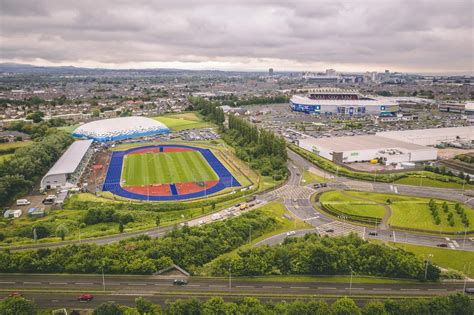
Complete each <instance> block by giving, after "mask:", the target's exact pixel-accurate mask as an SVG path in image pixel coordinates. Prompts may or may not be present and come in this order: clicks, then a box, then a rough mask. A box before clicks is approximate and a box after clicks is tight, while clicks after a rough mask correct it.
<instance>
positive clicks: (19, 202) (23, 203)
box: [16, 199, 31, 206]
mask: <svg viewBox="0 0 474 315" xmlns="http://www.w3.org/2000/svg"><path fill="white" fill-rule="evenodd" d="M29 204H31V202H29V201H28V200H27V199H18V200H17V201H16V205H17V206H27V205H29Z"/></svg>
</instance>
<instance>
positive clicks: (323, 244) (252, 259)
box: [212, 234, 440, 280]
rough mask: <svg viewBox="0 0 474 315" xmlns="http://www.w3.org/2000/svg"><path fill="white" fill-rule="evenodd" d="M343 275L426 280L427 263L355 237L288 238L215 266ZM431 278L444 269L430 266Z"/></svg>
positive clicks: (221, 270) (216, 269) (218, 271)
mask: <svg viewBox="0 0 474 315" xmlns="http://www.w3.org/2000/svg"><path fill="white" fill-rule="evenodd" d="M229 266H230V267H231V268H232V274H234V275H241V276H257V275H282V274H283V275H341V274H350V273H351V269H352V272H353V273H355V274H360V275H372V276H383V277H393V278H408V279H418V280H424V276H425V267H426V265H425V262H424V261H423V260H422V259H420V258H418V257H416V256H415V255H414V254H412V253H409V252H406V251H403V250H399V249H393V248H390V247H388V246H385V245H378V244H373V243H370V242H368V241H365V240H363V239H361V238H360V237H358V236H357V235H355V234H353V235H350V236H346V237H331V238H329V237H323V238H321V237H318V236H317V235H313V234H311V235H310V234H308V235H306V236H305V237H304V238H287V239H286V240H285V241H284V243H283V244H281V245H276V246H260V247H256V248H251V249H247V250H244V251H240V252H239V253H238V255H237V256H232V257H221V258H218V259H216V260H215V261H214V262H213V263H212V273H213V274H214V275H226V274H228V270H229ZM427 267H428V269H427V279H428V280H438V279H439V276H440V270H439V268H437V267H436V266H433V265H432V264H431V263H428V265H427Z"/></svg>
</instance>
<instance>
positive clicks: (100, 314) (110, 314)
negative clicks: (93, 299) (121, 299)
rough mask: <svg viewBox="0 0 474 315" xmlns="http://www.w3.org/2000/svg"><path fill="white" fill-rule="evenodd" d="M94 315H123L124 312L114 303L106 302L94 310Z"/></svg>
mask: <svg viewBox="0 0 474 315" xmlns="http://www.w3.org/2000/svg"><path fill="white" fill-rule="evenodd" d="M92 315H123V311H122V309H121V308H120V306H119V305H117V304H115V303H113V302H104V303H102V304H100V305H99V306H97V307H96V308H95V309H94V311H93V312H92Z"/></svg>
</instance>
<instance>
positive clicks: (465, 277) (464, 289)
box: [463, 262, 471, 294]
mask: <svg viewBox="0 0 474 315" xmlns="http://www.w3.org/2000/svg"><path fill="white" fill-rule="evenodd" d="M469 271H471V262H469V264H468V267H467V268H466V264H464V287H463V292H464V294H465V293H466V282H467V276H466V274H468V273H469Z"/></svg>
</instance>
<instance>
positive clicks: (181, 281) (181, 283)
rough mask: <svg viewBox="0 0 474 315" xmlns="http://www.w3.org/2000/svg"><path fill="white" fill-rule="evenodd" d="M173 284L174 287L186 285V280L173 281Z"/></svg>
mask: <svg viewBox="0 0 474 315" xmlns="http://www.w3.org/2000/svg"><path fill="white" fill-rule="evenodd" d="M173 284H174V285H186V284H188V280H186V279H174V281H173Z"/></svg>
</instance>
